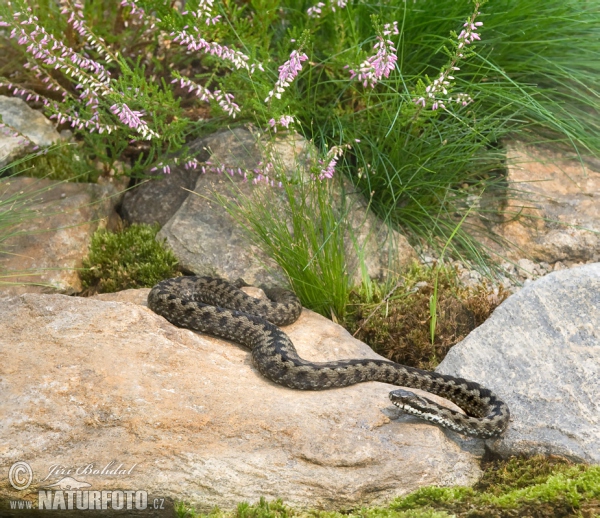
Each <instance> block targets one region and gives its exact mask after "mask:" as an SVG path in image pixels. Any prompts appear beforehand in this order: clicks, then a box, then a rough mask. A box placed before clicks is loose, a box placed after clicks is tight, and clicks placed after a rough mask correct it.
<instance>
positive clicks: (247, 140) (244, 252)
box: [128, 128, 417, 285]
mask: <svg viewBox="0 0 600 518" xmlns="http://www.w3.org/2000/svg"><path fill="white" fill-rule="evenodd" d="M195 146H196V147H201V148H204V149H205V150H206V151H208V152H209V153H210V160H211V162H212V164H213V166H218V165H222V166H226V167H227V168H229V169H231V170H234V171H238V170H248V169H249V170H252V169H254V168H256V167H257V165H258V164H259V163H260V162H261V161H264V162H267V161H272V162H274V163H279V164H281V165H282V169H283V171H284V172H285V174H286V175H288V176H292V175H296V174H298V175H304V174H308V164H309V159H310V156H311V152H314V150H313V149H312V146H311V144H310V143H309V142H308V141H306V140H305V139H303V138H301V137H300V136H298V135H293V134H288V135H286V136H285V137H281V138H278V139H276V140H275V141H274V142H273V143H272V148H271V149H270V151H269V152H268V153H267V151H266V149H265V144H264V143H263V142H261V135H260V134H257V133H252V132H251V131H249V130H248V129H246V128H235V129H232V130H225V131H221V132H218V133H215V134H213V135H211V136H209V137H206V138H205V139H203V140H201V141H199V143H196V144H195ZM267 154H268V157H267V156H266V155H267ZM331 181H332V182H336V183H335V184H334V186H333V189H332V190H333V192H334V196H333V200H334V201H333V204H334V205H335V210H336V211H337V212H338V213H342V211H344V212H346V213H347V219H348V227H349V230H348V231H347V232H346V236H345V247H346V260H347V269H348V272H349V274H350V276H351V277H352V279H353V281H354V283H357V284H358V283H360V282H361V276H360V273H361V267H360V261H359V257H360V256H362V257H364V268H365V270H366V271H367V273H368V274H369V276H370V277H372V278H382V277H385V276H386V274H388V273H389V272H390V271H398V270H399V269H401V268H402V267H404V266H407V265H408V264H410V263H411V262H412V261H413V260H416V258H417V256H416V253H415V251H414V250H413V248H412V247H411V246H410V244H409V243H408V241H407V239H406V238H405V237H404V236H403V235H401V234H399V233H398V232H396V231H394V230H392V229H390V228H389V227H388V226H387V225H385V224H384V223H383V222H382V221H380V220H378V219H377V218H376V217H375V215H374V214H373V213H371V212H370V211H369V208H368V203H367V202H366V200H365V199H364V197H363V196H362V194H361V193H359V192H357V191H356V189H354V188H353V187H352V185H351V184H350V182H348V181H345V182H344V183H342V182H340V181H339V178H335V179H334V180H331ZM163 183H164V182H157V185H156V188H157V189H160V185H161V184H163ZM148 189H151V187H148ZM258 191H260V199H261V202H262V203H268V204H269V207H273V210H274V211H278V212H277V213H278V214H285V213H286V211H287V210H289V208H288V202H287V199H286V197H285V194H284V192H283V191H282V190H281V189H279V188H277V187H268V186H266V185H265V183H264V182H261V183H259V184H258V185H253V184H252V183H251V182H247V181H245V180H244V178H243V177H242V176H241V175H240V174H238V173H237V172H236V173H234V174H233V175H232V176H230V175H229V174H227V173H224V174H217V173H215V172H207V173H206V174H200V175H199V176H198V177H197V181H196V184H195V187H194V193H193V194H190V195H189V196H187V198H186V199H185V201H184V202H183V203H182V204H181V206H180V207H179V209H178V210H177V211H176V212H175V213H174V214H173V216H172V217H171V218H170V219H169V221H168V222H167V223H166V224H165V225H164V227H163V228H162V229H161V231H160V232H159V234H158V236H157V239H160V240H162V239H165V240H166V241H167V243H168V245H169V246H170V247H171V248H172V249H173V252H174V253H175V255H176V256H177V258H178V260H179V264H180V267H181V268H183V269H184V270H186V271H189V272H193V273H195V274H197V275H217V276H220V277H224V278H227V279H230V280H236V279H238V278H243V279H244V280H245V281H246V282H247V283H249V284H253V285H259V284H271V285H272V284H279V285H285V284H287V282H286V276H285V274H284V272H283V271H282V270H281V268H279V266H277V265H276V264H275V263H274V262H273V261H272V260H271V259H270V258H269V257H268V256H267V255H266V254H265V253H263V252H262V250H261V249H260V248H259V247H257V246H255V245H254V244H253V243H251V241H250V239H249V238H248V235H247V233H246V232H245V231H244V230H243V229H242V228H241V225H240V224H239V222H237V221H236V220H235V219H234V218H233V217H231V216H230V215H229V213H228V212H227V210H226V209H224V208H223V207H222V206H221V204H219V203H218V202H216V201H215V194H217V195H219V196H221V197H223V198H225V199H226V200H228V202H230V203H233V204H235V203H239V201H240V200H241V199H243V198H252V197H253V196H255V195H256V194H257V192H258ZM132 196H133V195H132ZM128 210H130V209H128ZM142 210H145V209H142ZM282 217H283V216H282ZM313 217H314V219H315V220H316V221H317V222H318V218H319V216H318V215H317V214H315V215H314V216H313ZM357 249H361V250H360V252H357Z"/></svg>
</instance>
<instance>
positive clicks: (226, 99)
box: [213, 90, 240, 119]
mask: <svg viewBox="0 0 600 518" xmlns="http://www.w3.org/2000/svg"><path fill="white" fill-rule="evenodd" d="M213 95H214V97H215V100H216V101H217V102H218V103H219V106H220V107H221V108H223V110H224V111H226V112H227V113H228V114H229V116H230V117H232V118H234V119H235V114H236V113H239V112H240V107H239V106H238V105H237V104H235V103H234V102H233V99H234V97H233V95H232V94H226V93H223V92H221V90H215V91H214V93H213Z"/></svg>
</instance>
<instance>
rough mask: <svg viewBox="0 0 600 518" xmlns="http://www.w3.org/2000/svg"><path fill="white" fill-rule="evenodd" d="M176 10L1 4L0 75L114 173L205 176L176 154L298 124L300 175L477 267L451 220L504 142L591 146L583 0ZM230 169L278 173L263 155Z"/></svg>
mask: <svg viewBox="0 0 600 518" xmlns="http://www.w3.org/2000/svg"><path fill="white" fill-rule="evenodd" d="M177 5H178V4H173V5H171V4H170V3H165V2H159V1H158V0H123V1H121V2H116V1H115V0H103V1H101V2H92V3H85V4H82V3H77V2H75V3H69V1H68V0H60V1H59V2H54V1H46V0H45V1H41V0H38V1H34V0H29V1H26V0H11V1H10V2H7V3H6V4H5V5H4V6H0V14H1V16H2V24H3V25H5V26H6V27H5V32H6V35H7V36H8V37H9V38H10V39H11V41H12V42H13V43H14V44H15V46H16V47H17V50H18V49H21V50H23V51H24V54H25V56H24V57H25V59H26V60H27V69H26V70H25V72H23V71H17V72H15V73H14V74H13V75H15V74H16V75H15V77H13V76H12V75H11V74H9V76H10V77H6V78H5V79H3V80H2V82H3V84H4V85H5V88H8V89H9V90H10V92H11V93H12V94H15V95H20V96H23V97H25V98H29V99H30V101H32V102H38V103H41V104H42V105H43V106H44V109H45V110H46V112H47V113H49V114H50V115H51V116H53V117H54V118H55V119H56V120H57V121H58V122H60V123H61V124H69V125H71V127H72V128H74V129H75V131H76V134H77V135H79V137H80V138H82V139H83V140H84V141H85V142H86V143H87V146H88V149H89V152H90V154H91V155H93V156H95V157H99V158H100V159H101V160H104V161H109V162H110V161H112V160H114V159H117V158H121V159H123V158H125V159H127V160H129V161H130V162H131V164H132V166H133V167H132V168H131V174H139V173H140V172H142V171H146V170H147V168H148V167H149V166H150V165H153V166H154V167H155V168H157V169H161V170H162V171H164V172H165V173H168V172H169V170H170V167H171V166H172V165H174V164H185V165H186V166H187V167H204V170H205V171H217V172H219V168H218V167H217V166H214V165H211V164H200V163H199V162H198V161H197V159H196V158H195V157H193V156H189V154H188V153H187V151H186V148H185V146H186V143H187V142H189V141H190V140H191V139H193V138H194V137H197V136H199V135H201V134H202V133H204V132H206V131H210V130H211V129H212V128H215V127H219V126H224V125H229V124H231V123H233V122H237V121H239V122H247V121H251V122H253V123H254V124H256V125H257V126H258V127H259V128H261V129H262V131H265V132H270V134H271V135H274V134H275V133H277V132H282V131H299V132H301V133H302V134H303V135H304V136H306V137H307V138H308V139H309V140H311V141H312V142H313V143H314V145H315V146H316V147H317V149H319V150H320V151H321V153H322V157H321V160H322V162H323V168H322V171H321V173H320V174H317V175H315V177H314V180H315V181H316V184H317V185H320V183H319V182H323V181H325V180H328V179H331V177H332V176H333V175H334V171H335V170H336V169H337V170H339V172H340V173H343V174H345V175H347V176H349V177H350V178H352V180H353V181H354V183H355V184H356V185H357V186H358V187H359V188H361V189H362V190H363V191H364V192H365V194H366V195H367V196H368V197H369V198H370V199H371V200H372V208H373V209H374V210H375V211H376V212H377V213H378V214H379V215H380V216H382V217H383V218H385V219H386V220H387V221H389V222H390V223H391V224H393V225H396V226H398V227H402V228H403V229H405V230H407V231H409V233H410V234H411V235H413V236H421V237H424V238H426V239H427V240H429V242H430V243H431V244H432V245H433V246H437V247H439V248H440V249H441V248H442V247H443V246H444V245H445V243H447V242H448V241H449V240H450V244H449V247H448V253H450V254H452V255H454V256H458V257H460V258H463V259H470V260H475V261H480V262H483V261H484V260H485V257H486V256H485V251H484V250H482V249H481V247H480V246H479V245H478V244H477V241H476V238H475V237H474V232H475V230H477V229H474V228H473V227H472V224H471V223H470V222H469V221H467V222H465V224H464V225H462V226H460V228H459V229H458V230H457V231H455V230H456V228H457V225H458V222H459V221H460V219H461V217H462V216H463V215H464V214H465V213H466V211H469V210H472V211H473V212H478V211H479V212H480V211H481V208H480V207H478V205H477V203H478V200H479V199H480V197H481V195H482V193H483V191H484V190H485V189H486V188H488V187H489V186H490V185H491V184H493V183H494V182H496V181H500V180H502V170H503V167H504V162H503V161H504V159H505V156H504V152H503V149H502V140H503V139H504V138H505V137H507V136H512V137H515V136H516V137H518V138H528V139H530V140H533V139H537V140H540V141H542V140H545V141H546V142H552V143H553V144H554V145H563V146H569V147H570V149H571V150H573V151H575V153H581V152H586V153H590V154H595V155H597V154H598V153H599V152H600V140H599V138H598V135H599V134H600V131H598V130H599V128H598V118H597V116H596V115H595V114H596V113H597V108H598V92H597V89H596V86H595V80H594V77H595V74H597V72H598V70H597V69H598V63H600V60H598V59H597V58H598V52H599V47H598V45H597V42H596V41H595V40H594V34H595V32H594V31H595V30H597V27H598V24H599V23H600V15H599V14H598V13H599V12H600V9H598V7H599V6H598V2H597V0H593V1H591V2H586V3H583V4H582V3H581V2H576V1H574V0H568V1H565V2H560V3H557V2H547V1H541V0H527V1H526V2H521V1H517V0H506V1H505V2H504V3H502V5H498V4H497V3H494V4H486V3H485V1H483V0H482V1H478V0H474V1H472V2H467V1H464V2H456V1H455V0H442V1H440V2H436V5H435V8H430V6H429V5H427V4H421V3H418V2H417V3H414V2H413V3H410V2H404V1H400V0H390V1H389V2H386V3H376V2H369V1H367V0H364V1H355V2H347V1H342V0H327V1H324V2H313V1H310V2H308V1H300V2H297V1H295V0H294V1H292V0H254V1H253V2H243V3H238V2H231V1H225V0H221V1H220V0H195V1H191V2H186V4H185V7H184V8H180V7H177ZM383 20H385V22H386V23H384V22H383ZM515 56H516V57H515ZM565 56H566V57H565ZM24 83H28V85H29V86H28V87H26V86H25V85H24ZM199 115H200V116H199ZM204 115H206V116H208V118H210V121H209V122H206V118H205V117H203V116H204ZM349 145H352V148H351V149H349V148H348V146H349ZM176 153H177V154H176ZM342 158H343V160H342ZM220 172H222V171H220ZM237 173H239V174H243V175H246V178H247V179H253V180H254V181H255V182H259V181H263V180H264V181H265V182H267V183H269V184H271V185H278V184H279V182H281V178H277V177H276V176H274V175H276V171H275V170H274V168H273V164H270V163H268V162H267V163H264V164H257V167H256V169H255V170H250V171H237ZM451 237H452V239H450V238H451Z"/></svg>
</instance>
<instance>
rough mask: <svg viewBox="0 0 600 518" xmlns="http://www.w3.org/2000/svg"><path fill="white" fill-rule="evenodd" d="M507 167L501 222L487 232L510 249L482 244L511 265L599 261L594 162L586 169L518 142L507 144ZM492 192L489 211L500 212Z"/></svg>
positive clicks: (599, 192) (599, 200)
mask: <svg viewBox="0 0 600 518" xmlns="http://www.w3.org/2000/svg"><path fill="white" fill-rule="evenodd" d="M507 163H508V178H507V182H508V185H507V188H508V191H507V192H509V193H510V192H512V193H513V194H512V195H511V196H508V197H507V198H506V199H505V204H506V206H505V207H504V210H505V211H506V212H505V214H506V218H505V219H506V220H507V221H505V222H501V223H494V224H492V225H491V227H490V228H491V230H493V231H494V232H495V233H497V234H498V235H499V236H500V237H501V238H503V239H505V240H506V241H508V242H510V243H512V244H513V245H514V246H513V247H511V248H505V247H499V246H498V244H497V243H496V242H493V241H491V240H489V239H486V240H484V241H485V243H486V244H487V245H488V246H490V247H491V248H492V250H496V251H497V252H498V253H499V254H500V255H501V256H502V257H508V258H510V259H512V260H515V261H518V260H519V259H523V258H526V259H533V260H534V261H537V262H542V263H547V264H550V265H553V264H555V263H556V262H557V261H567V262H569V263H571V264H572V263H574V262H578V261H581V262H589V261H600V167H598V164H596V165H594V166H593V167H592V166H591V165H590V163H585V162H584V163H583V164H582V163H581V162H580V161H579V160H577V159H576V158H575V159H570V160H569V159H568V158H567V157H565V156H564V155H561V154H559V153H556V152H553V151H550V150H546V149H539V148H535V147H532V146H527V145H525V144H523V143H520V142H511V143H509V144H508V146H507ZM594 169H595V170H594ZM514 193H518V197H514ZM497 194H498V193H497V191H494V193H493V196H494V198H493V199H491V200H490V203H492V207H489V208H496V209H500V208H501V207H500V206H499V205H497V202H498V199H499V198H498V196H497ZM494 204H495V205H494ZM519 215H520V216H528V217H517V216H519ZM529 273H531V272H529V271H526V272H525V276H526V277H528V276H529Z"/></svg>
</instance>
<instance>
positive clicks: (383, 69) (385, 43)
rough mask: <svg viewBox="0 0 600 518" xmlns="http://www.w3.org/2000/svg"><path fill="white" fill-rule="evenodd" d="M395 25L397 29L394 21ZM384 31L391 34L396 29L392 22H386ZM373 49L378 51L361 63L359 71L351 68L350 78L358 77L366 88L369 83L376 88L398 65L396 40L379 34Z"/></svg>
mask: <svg viewBox="0 0 600 518" xmlns="http://www.w3.org/2000/svg"><path fill="white" fill-rule="evenodd" d="M394 27H395V30H396V31H397V30H398V26H397V23H394ZM384 31H387V33H390V34H391V33H392V32H394V29H393V28H392V26H391V24H386V25H385V26H384ZM384 33H385V32H384ZM394 34H395V33H394ZM373 49H374V50H376V51H377V53H376V54H375V55H374V56H371V57H369V58H367V59H366V60H365V61H363V62H362V63H361V64H360V67H359V69H358V72H356V71H355V70H350V78H351V79H354V78H356V79H358V80H359V81H361V82H362V84H363V86H364V87H365V88H366V87H367V85H371V88H375V85H376V84H377V83H378V82H379V81H380V80H381V78H383V77H389V76H390V72H391V71H392V70H393V69H394V67H395V66H396V61H398V57H397V56H396V48H395V47H394V42H393V41H391V40H386V39H384V38H383V37H382V36H380V35H377V43H375V45H374V46H373Z"/></svg>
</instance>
